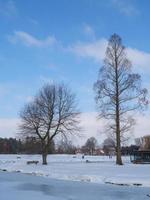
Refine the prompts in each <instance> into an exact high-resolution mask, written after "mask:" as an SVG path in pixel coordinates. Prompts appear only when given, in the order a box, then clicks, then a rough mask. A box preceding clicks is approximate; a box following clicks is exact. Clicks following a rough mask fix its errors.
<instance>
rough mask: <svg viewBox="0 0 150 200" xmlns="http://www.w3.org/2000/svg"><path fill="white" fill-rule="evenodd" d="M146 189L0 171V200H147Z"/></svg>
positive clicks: (148, 192)
mask: <svg viewBox="0 0 150 200" xmlns="http://www.w3.org/2000/svg"><path fill="white" fill-rule="evenodd" d="M149 194H150V189H149V188H148V187H147V188H144V187H133V186H132V187H131V186H113V185H107V184H96V183H85V182H74V181H64V180H55V179H50V178H43V177H37V176H33V175H32V176H31V175H25V174H21V173H9V172H0V200H27V199H29V200H41V199H42V200H120V199H127V200H130V199H131V200H137V199H141V200H148V199H150V197H149Z"/></svg>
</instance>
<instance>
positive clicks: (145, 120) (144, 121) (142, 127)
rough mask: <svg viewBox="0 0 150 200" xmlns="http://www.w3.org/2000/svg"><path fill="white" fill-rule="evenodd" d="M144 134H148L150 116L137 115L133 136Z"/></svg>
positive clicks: (149, 130)
mask: <svg viewBox="0 0 150 200" xmlns="http://www.w3.org/2000/svg"><path fill="white" fill-rule="evenodd" d="M144 135H150V116H149V115H137V116H136V125H135V128H134V136H135V137H140V136H144Z"/></svg>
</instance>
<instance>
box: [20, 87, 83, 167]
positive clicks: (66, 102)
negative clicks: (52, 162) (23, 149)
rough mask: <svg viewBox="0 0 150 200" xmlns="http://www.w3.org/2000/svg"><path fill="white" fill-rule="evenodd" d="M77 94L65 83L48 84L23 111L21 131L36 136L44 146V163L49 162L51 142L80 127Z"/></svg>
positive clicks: (21, 114) (26, 134)
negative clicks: (58, 136)
mask: <svg viewBox="0 0 150 200" xmlns="http://www.w3.org/2000/svg"><path fill="white" fill-rule="evenodd" d="M78 115H79V112H78V110H77V105H76V100H75V95H74V94H72V92H71V91H70V90H69V89H68V88H67V87H66V86H65V85H64V84H59V85H55V84H47V85H44V86H43V87H42V89H41V90H40V91H39V93H38V94H37V95H36V96H35V98H34V100H33V101H32V102H30V103H28V104H27V105H25V107H24V108H23V110H22V111H21V113H20V117H21V120H22V121H21V125H20V130H21V133H23V134H24V135H25V137H27V136H34V137H35V136H36V137H38V138H39V139H40V141H41V145H42V159H43V164H47V155H48V149H49V145H50V142H51V141H52V140H53V139H54V138H55V137H56V136H57V135H63V136H64V137H67V134H68V133H69V134H73V133H75V132H76V131H78V130H79V126H78V125H79V120H78Z"/></svg>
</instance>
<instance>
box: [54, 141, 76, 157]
mask: <svg viewBox="0 0 150 200" xmlns="http://www.w3.org/2000/svg"><path fill="white" fill-rule="evenodd" d="M75 151H76V147H75V146H74V145H73V144H72V141H71V140H68V139H67V138H64V139H62V140H60V141H59V143H58V144H57V153H65V154H75Z"/></svg>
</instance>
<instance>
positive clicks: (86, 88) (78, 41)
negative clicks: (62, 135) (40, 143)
mask: <svg viewBox="0 0 150 200" xmlns="http://www.w3.org/2000/svg"><path fill="white" fill-rule="evenodd" d="M149 7H150V2H149V1H147V0H143V1H140V0H107V1H106V0H101V1H100V0H95V1H93V0H61V1H60V0H44V1H41V0H30V1H26V0H21V1H20V0H0V24H1V26H0V44H1V45H0V122H1V125H0V136H2V137H5V136H11V135H12V136H13V135H15V131H16V127H17V125H16V124H17V123H18V117H19V115H18V114H19V111H20V109H21V108H22V106H23V105H24V104H25V103H26V102H28V101H30V100H31V99H32V97H33V96H34V95H35V94H36V92H37V90H38V89H39V88H40V87H41V86H42V85H43V84H44V83H45V82H52V81H56V82H61V81H63V82H65V83H67V84H69V85H70V87H71V88H72V90H73V91H74V92H75V93H76V95H77V98H78V100H79V108H80V110H81V111H82V112H83V115H82V120H83V122H82V123H83V125H84V126H86V127H88V128H87V129H88V130H89V133H88V134H89V135H90V133H94V134H95V135H96V134H98V132H99V129H100V128H99V127H98V124H97V121H96V120H95V115H96V113H95V111H96V110H95V102H94V94H93V90H92V88H93V83H94V82H95V81H96V78H97V74H98V69H99V67H100V66H101V64H102V60H103V58H104V53H105V49H106V45H107V39H108V38H109V37H110V36H111V35H112V34H113V33H117V34H119V35H120V36H121V37H122V39H123V42H124V44H125V46H126V47H127V54H128V56H129V58H130V60H131V61H132V63H133V66H134V69H135V70H136V71H137V72H139V73H140V74H141V75H142V78H143V84H144V86H146V87H147V88H148V89H150V81H149V76H150V43H149V36H150V26H149V19H150V13H149ZM91 116H93V117H92V118H91ZM138 119H139V120H140V121H141V120H143V124H144V125H143V129H141V128H139V127H138V126H137V127H138V128H137V129H138V134H139V135H141V134H143V133H144V134H147V133H148V131H149V128H150V127H149V125H148V121H149V116H147V115H146V116H143V115H139V116H138ZM89 120H90V124H89ZM98 123H99V124H100V122H98Z"/></svg>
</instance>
